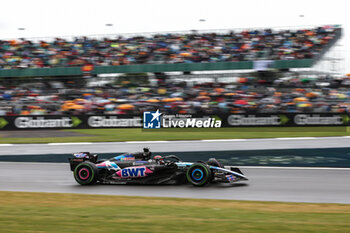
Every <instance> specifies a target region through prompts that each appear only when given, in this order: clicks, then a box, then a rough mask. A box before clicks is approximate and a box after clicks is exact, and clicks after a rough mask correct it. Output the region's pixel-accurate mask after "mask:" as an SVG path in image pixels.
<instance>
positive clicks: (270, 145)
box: [0, 136, 350, 155]
mask: <svg viewBox="0 0 350 233" xmlns="http://www.w3.org/2000/svg"><path fill="white" fill-rule="evenodd" d="M349 146H350V137H349V136H344V137H303V138H300V137H299V138H266V139H222V140H196V141H194V140H193V141H134V142H133V141H129V142H102V143H89V142H85V143H84V142H82V143H49V144H0V155H29V154H69V153H74V152H81V151H89V152H93V153H118V152H134V151H142V148H143V147H150V148H151V151H156V152H180V151H231V150H264V149H265V150H268V149H306V148H342V147H349Z"/></svg>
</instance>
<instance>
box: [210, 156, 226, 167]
mask: <svg viewBox="0 0 350 233" xmlns="http://www.w3.org/2000/svg"><path fill="white" fill-rule="evenodd" d="M207 164H208V165H211V166H215V167H224V166H222V164H221V163H220V162H219V161H217V160H216V159H215V158H210V159H209V160H208V162H207Z"/></svg>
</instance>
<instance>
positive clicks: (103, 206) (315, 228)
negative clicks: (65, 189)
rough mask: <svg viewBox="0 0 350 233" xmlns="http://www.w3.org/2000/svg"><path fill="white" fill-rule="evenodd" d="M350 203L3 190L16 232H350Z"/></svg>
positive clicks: (1, 209) (1, 221) (2, 206)
mask: <svg viewBox="0 0 350 233" xmlns="http://www.w3.org/2000/svg"><path fill="white" fill-rule="evenodd" d="M349 217H350V205H341V204H305V203H304V204H302V203H278V202H252V201H223V200H196V199H179V198H142V197H123V196H102V195H81V194H45V193H21V192H0V229H1V232H2V233H7V232H8V233H12V232H51V233H52V232H69V233H71V232H84V233H88V232H94V233H98V232H103V233H105V232H236V233H243V232H254V233H259V232H269V233H274V232H276V233H281V232H283V233H289V232H298V233H299V232H339V233H340V232H349V229H350V222H349Z"/></svg>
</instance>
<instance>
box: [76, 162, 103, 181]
mask: <svg viewBox="0 0 350 233" xmlns="http://www.w3.org/2000/svg"><path fill="white" fill-rule="evenodd" d="M97 173H98V168H97V167H96V165H95V164H94V163H91V162H83V163H80V164H78V165H77V166H76V167H75V169H74V178H75V180H76V181H77V182H78V183H79V184H81V185H91V184H95V183H96V182H97Z"/></svg>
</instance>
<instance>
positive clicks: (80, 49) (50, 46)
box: [0, 26, 340, 69]
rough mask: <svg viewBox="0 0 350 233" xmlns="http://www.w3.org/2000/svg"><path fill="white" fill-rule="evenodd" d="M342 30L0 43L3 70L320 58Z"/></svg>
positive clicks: (0, 61) (325, 28)
mask: <svg viewBox="0 0 350 233" xmlns="http://www.w3.org/2000/svg"><path fill="white" fill-rule="evenodd" d="M339 30H340V28H338V27H336V26H323V27H317V28H313V29H300V30H279V31H276V30H272V29H264V30H245V31H240V32H233V31H231V32H229V33H224V34H221V33H199V32H193V33H190V34H185V33H183V34H158V35H152V36H134V37H129V38H127V37H118V38H115V39H113V38H104V39H92V38H87V37H82V38H76V39H74V40H66V39H62V38H56V39H54V40H53V41H34V40H33V41H31V40H26V39H20V40H0V69H20V68H51V67H73V66H83V65H87V64H88V65H95V66H117V65H130V64H166V63H167V64H169V63H198V62H231V61H249V60H261V59H265V60H266V59H269V60H276V59H282V60H288V59H305V58H313V57H315V56H317V55H318V54H320V52H321V51H322V49H323V48H324V46H326V45H327V44H328V43H329V42H330V41H331V40H332V39H333V38H334V37H335V36H336V34H337V31H339Z"/></svg>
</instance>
